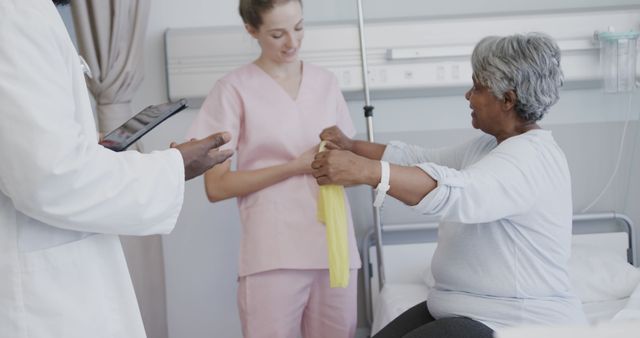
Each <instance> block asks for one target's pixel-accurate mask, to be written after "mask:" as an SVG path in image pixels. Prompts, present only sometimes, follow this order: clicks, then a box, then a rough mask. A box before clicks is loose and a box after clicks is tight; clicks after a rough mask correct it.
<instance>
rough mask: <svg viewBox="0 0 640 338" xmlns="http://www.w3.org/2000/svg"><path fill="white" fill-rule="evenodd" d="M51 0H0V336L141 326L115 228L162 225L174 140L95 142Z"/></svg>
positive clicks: (75, 63)
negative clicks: (155, 145)
mask: <svg viewBox="0 0 640 338" xmlns="http://www.w3.org/2000/svg"><path fill="white" fill-rule="evenodd" d="M91 111H92V110H91V104H90V101H89V95H88V92H87V87H86V85H85V82H84V75H83V72H82V70H81V66H80V59H79V57H78V54H77V52H76V51H75V48H74V47H73V44H72V43H71V40H70V39H69V36H68V34H67V32H66V30H65V27H64V24H63V22H62V20H61V19H60V16H59V14H58V12H57V11H56V9H55V7H54V5H53V3H52V1H50V0H0V155H1V157H0V337H3V338H4V337H6V338H9V337H10V338H27V337H28V338H45V337H64V338H87V337H93V338H95V337H100V338H101V337H105V338H106V337H128V338H141V337H145V332H144V327H143V325H142V320H141V317H140V312H139V309H138V306H137V302H136V298H135V295H134V292H133V287H132V285H131V279H130V277H129V272H128V269H127V265H126V262H125V259H124V255H123V252H122V248H121V246H120V241H119V238H118V234H129V235H146V234H157V233H167V232H169V231H171V230H172V229H173V227H174V225H175V223H176V220H177V217H178V214H179V212H180V209H181V207H182V201H183V192H184V164H183V161H182V157H181V156H180V153H179V152H178V151H177V150H175V149H170V150H167V151H160V152H154V153H152V154H140V153H137V152H123V153H115V152H112V151H111V150H108V149H106V148H103V147H102V146H99V145H98V143H97V142H98V139H97V133H96V127H95V122H94V119H93V114H92V113H91Z"/></svg>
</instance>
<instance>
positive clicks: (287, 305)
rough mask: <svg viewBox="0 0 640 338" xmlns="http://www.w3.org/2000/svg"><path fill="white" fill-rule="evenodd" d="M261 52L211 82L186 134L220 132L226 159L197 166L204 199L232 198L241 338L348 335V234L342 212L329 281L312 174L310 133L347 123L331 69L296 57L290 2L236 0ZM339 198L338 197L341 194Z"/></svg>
mask: <svg viewBox="0 0 640 338" xmlns="http://www.w3.org/2000/svg"><path fill="white" fill-rule="evenodd" d="M240 15H241V17H242V19H243V21H244V23H245V28H246V30H247V32H248V33H249V34H250V35H251V36H252V37H253V38H255V39H256V40H257V42H258V44H259V45H260V48H261V54H260V56H259V57H258V58H257V59H256V60H255V61H254V62H252V63H249V64H247V65H245V66H242V67H240V68H238V69H236V70H234V71H232V72H231V73H229V74H227V75H226V76H224V77H223V78H221V79H220V80H218V81H217V82H216V83H215V85H214V86H213V89H212V90H211V92H210V93H209V95H208V96H207V98H206V100H205V102H204V103H203V105H202V108H201V110H200V112H199V114H198V116H197V117H196V119H195V121H194V122H193V124H192V126H191V128H190V130H189V132H188V137H189V138H192V137H195V138H200V137H202V136H203V135H209V134H211V133H212V132H216V131H222V130H226V131H229V132H231V135H233V138H232V139H231V141H230V142H229V143H228V144H227V147H228V148H232V149H235V150H236V153H237V170H232V169H231V163H230V161H227V162H225V163H224V164H221V165H218V166H216V167H215V168H214V169H212V170H210V171H209V172H207V173H206V174H205V188H206V192H207V197H208V198H209V200H210V201H211V202H216V201H220V200H224V199H227V198H232V197H237V198H238V207H239V208H240V217H241V221H242V241H241V244H240V262H239V269H238V273H239V278H238V283H239V285H238V308H239V312H240V319H241V322H242V332H243V335H244V337H245V338H252V337H260V338H265V337H273V338H289V337H290V338H297V337H298V336H299V334H300V333H302V336H303V337H304V338H327V337H331V338H351V337H353V336H354V332H355V327H356V320H357V318H356V312H357V306H356V284H357V275H356V273H357V269H358V268H360V257H359V255H358V251H357V247H356V241H355V236H354V231H353V222H352V220H351V211H350V209H349V206H348V205H347V210H348V216H349V217H348V218H349V231H348V236H349V251H350V267H351V276H350V283H349V286H348V287H347V288H330V287H329V270H328V262H327V243H326V236H325V226H324V225H323V224H322V223H319V222H318V220H317V216H316V212H317V211H316V203H317V198H318V189H319V188H318V185H317V183H316V181H315V179H314V178H313V176H311V175H310V173H311V166H310V164H311V161H312V159H313V155H314V154H315V152H316V151H317V144H318V141H319V139H318V135H319V134H320V132H321V131H322V130H323V129H324V128H326V127H329V126H332V125H337V126H338V127H339V128H340V129H341V130H342V131H343V132H344V133H345V134H347V135H349V136H353V135H354V134H355V130H354V128H353V124H352V122H351V118H350V116H349V111H348V109H347V105H346V102H345V100H344V98H343V96H342V93H341V92H340V88H339V87H338V83H337V80H336V78H335V76H334V75H333V74H332V73H330V72H329V71H327V70H324V69H322V68H319V67H317V66H314V65H312V64H309V63H306V62H303V61H302V60H300V58H299V56H298V52H299V50H300V46H301V43H302V39H303V37H304V25H303V18H302V3H301V1H298V0H290V1H286V0H284V1H282V0H281V1H278V0H240ZM345 200H346V199H345Z"/></svg>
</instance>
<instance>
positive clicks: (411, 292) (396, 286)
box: [362, 213, 640, 335]
mask: <svg viewBox="0 0 640 338" xmlns="http://www.w3.org/2000/svg"><path fill="white" fill-rule="evenodd" d="M573 221H574V223H573V233H574V235H573V243H572V257H571V260H570V262H569V270H570V271H569V273H570V277H571V282H572V284H573V286H574V289H575V291H576V293H577V294H578V296H579V297H580V299H581V300H582V303H583V307H584V310H585V312H586V314H587V318H588V319H589V321H590V323H592V324H601V323H603V322H607V321H610V320H612V319H614V317H616V316H618V317H621V316H623V317H626V319H629V318H628V317H629V316H636V317H637V318H632V319H636V320H640V269H638V268H637V267H636V266H637V265H638V264H637V255H636V248H635V244H636V241H635V237H636V232H637V230H636V229H635V227H634V224H633V222H632V221H631V220H630V219H629V218H628V217H627V216H625V215H622V214H617V213H601V214H584V215H575V216H574V218H573ZM437 227H438V225H437V223H435V222H432V223H420V224H403V225H397V224H396V225H387V224H385V227H384V228H383V230H382V238H383V245H382V248H383V249H382V250H383V253H384V256H383V257H384V259H383V262H384V265H383V267H382V268H384V269H385V276H386V279H385V284H384V286H383V288H382V291H381V292H379V290H378V289H379V281H378V268H379V267H378V264H377V260H376V257H377V255H376V242H375V233H374V231H373V230H372V231H371V232H369V233H368V234H367V235H366V237H365V238H364V243H363V255H362V256H363V272H364V276H365V278H364V289H365V290H364V291H365V306H366V317H367V320H368V322H369V324H370V327H371V333H372V335H373V334H374V333H376V332H377V331H379V330H380V329H381V328H382V327H384V326H385V325H386V324H387V323H388V322H390V321H391V320H393V319H394V318H395V317H397V316H398V315H400V314H401V313H402V312H404V311H405V310H407V309H409V308H410V307H412V306H414V305H416V304H418V303H419V302H421V301H424V300H425V299H427V296H428V294H429V288H430V287H431V286H433V276H432V275H431V271H430V268H429V265H430V262H431V257H432V255H433V252H434V250H435V248H436V238H437ZM366 276H368V278H367V277H366Z"/></svg>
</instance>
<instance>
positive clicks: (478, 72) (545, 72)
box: [471, 33, 563, 121]
mask: <svg viewBox="0 0 640 338" xmlns="http://www.w3.org/2000/svg"><path fill="white" fill-rule="evenodd" d="M471 66H472V68H473V75H474V76H475V78H476V80H477V81H479V82H480V83H481V84H482V85H484V86H487V87H489V88H490V89H491V91H492V92H493V94H494V95H495V96H496V97H498V98H499V99H503V98H504V94H505V93H506V92H507V91H509V90H514V91H515V93H516V96H517V101H516V107H515V110H516V113H518V115H520V117H522V118H523V119H524V120H525V121H538V120H540V119H541V118H542V117H543V116H544V114H546V113H547V111H548V110H549V108H550V107H551V106H553V105H554V104H555V103H556V102H558V99H559V96H560V94H559V92H560V87H562V82H563V75H562V69H560V48H559V47H558V44H556V42H555V41H554V40H553V38H551V37H550V36H548V35H546V34H542V33H529V34H524V35H523V34H516V35H511V36H505V37H499V36H489V37H486V38H484V39H482V40H480V42H478V44H477V45H476V46H475V48H474V50H473V54H472V55H471Z"/></svg>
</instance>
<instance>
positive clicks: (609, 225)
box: [362, 212, 638, 327]
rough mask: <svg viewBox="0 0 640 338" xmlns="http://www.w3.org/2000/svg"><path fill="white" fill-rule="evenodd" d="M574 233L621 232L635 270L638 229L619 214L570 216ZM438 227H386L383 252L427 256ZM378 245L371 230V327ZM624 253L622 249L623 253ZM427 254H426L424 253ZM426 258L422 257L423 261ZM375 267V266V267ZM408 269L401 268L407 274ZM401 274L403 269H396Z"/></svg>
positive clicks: (367, 259)
mask: <svg viewBox="0 0 640 338" xmlns="http://www.w3.org/2000/svg"><path fill="white" fill-rule="evenodd" d="M573 225H574V226H573V233H574V234H575V235H579V234H603V235H602V236H603V237H602V238H603V239H604V240H605V241H606V240H609V239H611V238H609V239H606V238H605V237H604V236H605V235H607V234H612V233H613V234H616V233H619V232H620V229H621V228H622V230H624V232H625V233H626V235H625V236H624V237H626V241H625V240H624V239H623V240H622V242H621V241H620V238H619V237H618V238H617V239H616V238H613V241H615V243H619V244H624V242H626V243H627V247H626V257H627V261H628V262H629V263H630V264H632V265H634V266H638V260H637V259H638V256H637V253H636V245H635V244H636V233H637V229H636V228H635V225H634V223H633V221H631V219H630V218H629V217H628V216H626V215H624V214H619V213H615V212H612V213H597V214H580V215H574V216H573ZM437 231H438V223H436V222H428V223H419V224H400V225H398V224H396V225H387V224H385V226H384V227H383V228H382V238H383V246H382V247H383V251H384V248H385V247H386V248H388V249H389V250H392V249H393V247H392V246H398V245H419V244H422V245H424V244H429V247H428V248H427V249H426V250H425V249H423V250H425V252H429V251H432V250H434V249H435V242H436V241H437ZM376 245H377V242H376V236H375V230H374V229H372V230H370V231H369V233H367V235H366V236H365V238H364V242H363V246H362V260H363V264H362V269H363V275H364V276H365V278H364V293H365V294H364V297H365V309H366V319H367V322H368V324H369V327H371V325H372V323H373V307H374V306H373V305H374V304H373V303H374V297H375V296H376V295H377V292H378V290H381V289H382V287H383V285H381V284H380V283H379V280H378V278H377V276H379V275H380V270H383V271H384V269H385V264H384V263H383V264H378V263H377V260H376V250H377V246H376ZM622 250H624V249H622ZM427 254H428V253H427ZM426 258H427V257H425V259H426ZM382 262H387V264H389V263H390V261H389V260H385V259H383V260H382ZM374 265H375V266H374ZM407 268H408V267H404V269H405V270H406V269H407ZM397 269H400V270H402V267H400V268H396V270H397ZM386 277H387V279H389V280H391V279H392V278H393V275H389V274H388V273H387V274H386Z"/></svg>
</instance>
